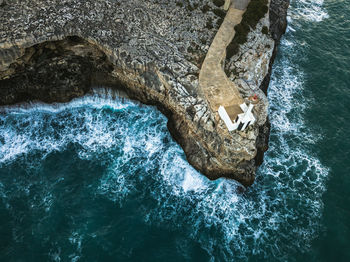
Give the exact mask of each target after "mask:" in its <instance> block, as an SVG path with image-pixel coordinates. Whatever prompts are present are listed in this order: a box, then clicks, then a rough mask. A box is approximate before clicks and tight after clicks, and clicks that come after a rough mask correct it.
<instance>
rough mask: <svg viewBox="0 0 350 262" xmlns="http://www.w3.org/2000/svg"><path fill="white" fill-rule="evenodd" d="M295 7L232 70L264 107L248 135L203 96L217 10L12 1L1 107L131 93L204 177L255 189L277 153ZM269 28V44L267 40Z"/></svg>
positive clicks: (1, 37)
mask: <svg viewBox="0 0 350 262" xmlns="http://www.w3.org/2000/svg"><path fill="white" fill-rule="evenodd" d="M288 4H289V2H288V1H283V0H271V1H270V8H269V13H268V14H267V15H266V16H265V17H264V18H263V19H262V20H261V22H260V23H259V25H258V27H257V30H255V31H254V32H251V33H250V34H249V37H248V39H249V41H248V42H247V45H246V46H242V47H241V48H240V52H239V53H238V54H237V55H236V56H234V57H232V58H231V59H230V60H229V61H226V66H225V67H226V68H225V69H226V70H227V71H228V72H229V78H230V79H231V80H232V81H234V82H236V83H237V84H238V85H239V86H240V87H241V89H240V92H241V94H242V96H243V97H244V98H246V97H248V96H249V95H250V94H252V93H258V94H259V97H260V98H261V99H260V100H261V102H260V105H259V106H258V107H257V111H256V112H255V113H256V114H257V116H258V123H257V124H256V125H254V126H253V127H251V128H249V129H248V130H247V131H245V132H235V133H232V132H231V133H230V132H228V131H226V130H225V126H224V125H223V123H220V122H218V121H217V120H216V112H212V111H211V110H210V108H209V106H208V103H207V101H206V100H205V98H204V97H203V96H202V95H201V94H200V92H198V75H199V71H200V67H201V63H202V61H203V59H204V57H205V54H206V52H207V51H208V49H209V46H210V44H211V42H212V40H213V38H214V36H215V33H216V31H217V29H218V27H219V26H220V23H221V22H222V19H223V15H224V13H223V10H222V8H221V7H218V6H216V5H215V4H214V3H213V1H210V0H187V1H176V2H175V1H174V2H173V1H156V0H148V1H141V0H135V1H127V0H115V1H106V0H94V1H92V0H87V1H84V2H81V1H78V0H70V1H58V0H41V1H37V0H35V1H11V2H10V1H5V2H4V3H2V4H1V7H0V105H11V104H15V103H21V102H27V101H38V100H39V101H42V102H48V103H51V102H67V101H69V100H71V99H73V98H75V97H79V96H82V95H84V94H87V93H89V92H91V90H92V87H94V86H104V87H108V88H111V89H115V90H123V92H125V93H126V94H127V95H128V96H129V97H130V98H132V99H136V100H139V101H141V102H142V103H145V104H151V105H156V106H157V107H158V108H159V110H161V111H162V112H163V113H164V114H165V115H166V116H167V117H168V119H169V121H168V128H169V131H170V132H171V134H172V136H173V137H174V138H175V140H176V141H177V142H178V143H179V144H180V145H181V147H182V148H183V149H184V152H185V154H186V156H187V159H188V161H189V163H190V164H191V165H193V166H194V167H195V168H196V169H198V170H199V171H201V172H202V173H203V174H205V175H206V176H208V177H209V178H210V179H216V178H219V177H228V178H233V179H235V180H237V181H239V182H241V183H242V184H243V185H245V186H249V185H251V184H252V183H253V181H254V178H255V170H256V168H257V166H258V165H259V164H261V162H262V159H263V152H264V151H266V150H267V143H268V136H269V122H268V118H267V108H268V102H267V98H266V92H267V87H268V84H269V80H270V74H271V68H272V64H273V60H274V57H275V55H276V51H277V45H278V42H279V40H280V38H281V36H282V34H283V33H284V31H285V28H286V12H287V8H288ZM267 25H268V26H269V29H270V30H269V34H263V33H261V28H262V27H263V26H267ZM259 30H260V31H259ZM251 44H252V45H251ZM237 68H238V69H240V70H237ZM255 68H261V70H258V71H256V70H255ZM264 93H265V94H264Z"/></svg>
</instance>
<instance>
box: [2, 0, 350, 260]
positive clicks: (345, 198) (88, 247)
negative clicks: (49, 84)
mask: <svg viewBox="0 0 350 262" xmlns="http://www.w3.org/2000/svg"><path fill="white" fill-rule="evenodd" d="M279 51H280V52H279V54H278V57H277V60H276V63H275V65H274V71H273V76H272V81H271V84H270V89H269V99H270V118H271V122H272V131H271V139H270V149H269V151H268V152H267V153H266V158H265V162H264V164H263V165H262V166H261V167H260V169H259V171H258V174H257V180H256V183H255V184H254V185H253V186H252V187H251V188H249V189H248V190H247V191H245V192H244V193H240V190H238V184H237V183H235V182H234V181H228V180H225V179H220V180H217V181H215V182H212V181H209V180H208V179H206V178H205V177H204V176H202V175H200V174H199V173H198V172H196V171H195V170H194V169H193V168H192V167H191V166H190V165H189V164H188V163H187V162H186V160H185V156H184V153H183V151H182V150H181V148H180V147H179V146H178V145H177V144H176V143H175V142H174V141H173V139H172V138H171V136H170V134H169V133H168V131H167V128H166V118H165V117H164V116H163V115H162V114H160V113H159V112H158V111H157V110H156V109H155V108H153V107H147V106H143V105H139V104H137V103H134V102H131V101H122V100H118V99H111V96H110V95H109V94H108V93H107V94H103V95H97V94H96V95H92V96H88V97H84V98H80V99H76V100H74V101H72V102H70V103H68V104H60V105H45V104H40V105H39V104H36V105H23V106H21V107H13V108H1V109H0V198H1V201H0V235H1V237H0V261H247V259H248V258H249V261H350V208H349V206H350V177H349V174H350V168H349V167H350V164H349V161H350V152H349V151H350V139H349V131H348V130H349V129H350V124H349V122H348V121H347V120H349V113H350V104H349V102H348V101H349V99H350V92H349V89H348V87H349V85H350V2H349V1H324V2H323V1H321V0H318V1H317V0H315V1H311V0H299V1H292V4H291V8H290V11H289V28H288V31H287V34H286V35H285V37H284V39H283V40H282V43H281V46H280V50H279Z"/></svg>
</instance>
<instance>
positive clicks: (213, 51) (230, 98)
mask: <svg viewBox="0 0 350 262" xmlns="http://www.w3.org/2000/svg"><path fill="white" fill-rule="evenodd" d="M249 2H250V0H235V1H233V4H232V5H231V6H230V8H229V10H228V11H227V14H226V17H225V19H224V22H223V23H222V25H221V27H220V28H219V30H218V32H217V34H216V35H215V38H214V40H213V43H212V44H211V46H210V48H209V50H208V53H207V55H206V57H205V60H204V62H203V65H202V69H201V71H200V73H199V89H200V92H201V93H202V94H203V95H204V96H205V97H206V99H207V101H208V102H209V104H210V107H211V109H212V110H213V111H214V112H217V111H218V109H219V106H220V105H222V106H224V107H230V106H238V105H240V104H242V103H243V102H244V100H243V98H242V97H241V95H240V94H239V92H238V89H237V87H236V86H235V84H234V83H233V82H231V81H230V80H229V79H228V78H227V76H226V74H225V72H224V69H223V67H224V66H223V65H224V62H225V58H226V47H227V46H228V45H229V44H230V42H231V41H232V39H233V37H234V36H235V30H234V27H235V26H236V25H237V24H239V23H240V22H241V20H242V15H243V14H244V12H245V9H246V7H247V5H248V3H249Z"/></svg>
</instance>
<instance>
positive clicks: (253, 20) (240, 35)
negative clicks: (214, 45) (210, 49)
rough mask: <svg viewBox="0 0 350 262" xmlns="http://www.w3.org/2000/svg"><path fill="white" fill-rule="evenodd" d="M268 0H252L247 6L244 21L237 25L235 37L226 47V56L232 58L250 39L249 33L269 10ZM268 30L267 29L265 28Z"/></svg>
mask: <svg viewBox="0 0 350 262" xmlns="http://www.w3.org/2000/svg"><path fill="white" fill-rule="evenodd" d="M267 5H268V0H251V1H250V3H249V5H248V6H247V10H246V12H245V13H244V14H243V17H242V21H241V23H240V24H238V25H236V26H235V31H236V34H235V37H234V38H233V40H232V42H231V43H230V44H229V45H228V46H227V48H226V58H227V59H230V58H231V57H232V56H234V55H235V54H237V53H238V51H239V46H240V45H242V44H244V43H246V42H247V39H248V34H249V32H250V31H251V30H254V29H255V28H256V25H257V24H258V23H259V21H260V19H262V18H263V17H264V16H265V15H266V14H267V12H268V11H269V8H268V6H267ZM264 32H266V29H264Z"/></svg>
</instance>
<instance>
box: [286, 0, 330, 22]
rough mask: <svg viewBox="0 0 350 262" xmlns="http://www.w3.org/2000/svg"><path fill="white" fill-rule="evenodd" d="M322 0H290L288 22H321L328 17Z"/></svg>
mask: <svg viewBox="0 0 350 262" xmlns="http://www.w3.org/2000/svg"><path fill="white" fill-rule="evenodd" d="M323 2H324V1H323V0H292V1H291V5H292V8H290V13H289V15H290V16H289V22H292V21H291V19H293V20H298V19H301V20H307V21H311V22H321V21H323V20H324V19H327V18H328V17H329V15H328V13H327V11H326V10H325V8H324V7H323Z"/></svg>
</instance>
